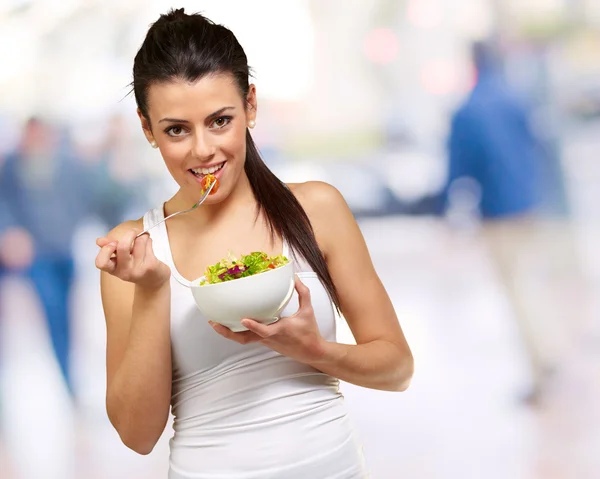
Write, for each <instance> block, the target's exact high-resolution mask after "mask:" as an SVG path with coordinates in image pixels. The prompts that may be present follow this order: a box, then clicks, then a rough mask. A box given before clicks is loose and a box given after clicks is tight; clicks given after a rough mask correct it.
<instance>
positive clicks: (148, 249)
mask: <svg viewBox="0 0 600 479" xmlns="http://www.w3.org/2000/svg"><path fill="white" fill-rule="evenodd" d="M144 236H148V241H147V242H146V260H149V259H156V256H155V254H154V249H153V248H152V238H151V237H150V235H144Z"/></svg>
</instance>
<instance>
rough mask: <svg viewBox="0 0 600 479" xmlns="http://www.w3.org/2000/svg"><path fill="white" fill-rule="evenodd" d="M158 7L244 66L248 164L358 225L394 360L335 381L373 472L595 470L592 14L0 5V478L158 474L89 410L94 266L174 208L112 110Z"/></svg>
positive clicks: (157, 453)
mask: <svg viewBox="0 0 600 479" xmlns="http://www.w3.org/2000/svg"><path fill="white" fill-rule="evenodd" d="M171 7H185V8H186V10H187V11H188V12H191V11H201V12H203V13H205V14H206V15H208V16H209V17H210V18H211V19H213V20H214V21H216V22H217V23H223V24H225V25H226V26H228V27H229V28H231V29H232V30H233V31H234V33H235V34H236V36H237V37H238V39H239V40H240V43H241V44H242V45H243V46H244V48H245V49H246V53H247V55H248V58H249V62H250V64H251V66H252V67H253V68H254V73H255V83H256V85H257V90H258V94H259V117H258V122H257V127H256V129H255V130H254V131H253V135H254V137H255V139H256V141H257V144H258V146H259V147H260V150H261V152H262V154H263V156H264V159H265V161H266V162H267V164H268V165H269V166H270V167H271V168H272V169H273V171H275V172H276V173H277V174H278V175H279V176H280V178H282V179H283V180H284V181H288V182H296V181H305V180H324V181H327V182H330V183H332V184H334V185H335V186H336V187H338V188H339V189H340V190H341V192H342V193H343V194H344V196H345V197H346V199H347V201H348V203H349V204H350V206H351V208H352V210H353V211H354V213H355V215H356V217H357V219H358V220H359V223H360V226H361V228H362V230H363V233H364V235H365V238H366V240H367V242H368V245H369V248H370V251H371V254H372V257H373V260H374V262H375V265H376V267H377V270H378V272H379V273H380V276H381V278H382V280H383V282H384V284H385V286H386V288H387V290H388V292H389V293H390V295H391V297H392V300H393V302H394V305H395V307H396V310H397V312H398V316H399V318H400V321H401V324H402V326H403V328H404V330H405V333H406V335H407V337H408V340H409V342H410V345H411V347H412V348H413V352H414V355H415V358H416V373H415V377H414V380H413V383H412V386H411V388H410V389H409V390H408V391H407V392H405V393H403V394H392V393H385V392H379V391H372V390H366V389H361V388H358V387H354V386H352V385H349V384H342V390H343V392H344V394H345V396H346V398H347V402H348V405H349V408H350V410H351V412H352V414H353V418H354V422H355V424H356V427H357V429H358V430H359V432H360V434H361V436H362V439H363V443H364V447H365V453H366V456H367V459H368V462H369V464H370V467H371V469H372V472H373V477H374V478H377V479H400V478H416V479H429V478H432V479H434V478H435V479H446V478H448V479H450V478H461V479H466V478H473V479H479V478H487V479H492V478H498V479H500V478H501V479H506V478H511V479H542V478H543V479H587V478H589V479H596V478H598V477H600V456H598V454H597V453H598V451H599V450H600V406H599V405H600V324H599V321H598V320H599V318H600V314H599V313H600V308H599V304H598V303H599V299H600V295H599V292H600V252H599V251H598V248H597V245H598V244H600V215H599V213H600V163H598V161H599V156H598V152H599V151H600V2H598V1H596V0H528V1H526V2H523V1H516V0H454V1H449V0H371V1H369V2H365V1H363V0H343V1H342V0H328V1H317V0H286V1H281V0H255V1H244V0H227V1H223V0H221V1H216V0H212V1H208V0H207V1H204V0H196V1H184V0H181V1H179V2H178V3H172V2H170V1H162V0H144V1H141V0H128V1H126V2H124V1H116V0H102V1H100V0H1V1H0V65H1V66H0V90H1V91H2V94H1V95H0V477H2V478H3V479H59V478H60V479H72V478H77V479H108V478H110V479H125V478H127V479H129V478H142V477H143V478H146V479H154V478H156V479H159V478H164V477H165V475H166V470H167V461H168V439H169V436H170V434H171V430H170V426H169V427H168V428H167V431H165V435H164V437H163V439H162V440H161V442H160V443H159V445H158V446H157V447H156V448H155V450H154V452H153V453H152V454H151V455H150V456H147V457H141V456H137V455H136V454H135V453H133V452H131V451H129V450H128V449H126V448H125V446H123V445H122V444H121V443H120V440H119V438H118V436H117V434H116V432H115V431H114V430H113V429H112V427H111V426H110V424H109V422H108V419H107V418H106V414H105V410H104V388H105V370H104V347H105V328H104V319H103V313H102V308H101V303H100V297H99V286H98V277H99V275H98V272H97V271H96V270H95V268H94V258H95V255H96V246H95V238H96V237H98V236H102V235H104V234H105V233H106V231H107V230H109V229H110V228H112V227H113V226H114V225H116V224H117V223H119V222H121V221H123V220H124V219H127V218H137V217H140V216H141V215H143V213H144V212H145V211H147V210H148V209H150V208H152V207H155V206H156V205H158V204H159V203H160V202H162V201H164V200H165V199H167V198H168V197H169V196H170V195H172V194H173V193H174V192H175V191H176V189H175V185H174V184H173V181H172V180H171V179H170V177H169V176H168V173H167V171H166V169H165V168H164V166H163V163H162V160H161V158H160V156H159V153H158V152H157V150H153V149H152V148H150V147H149V146H148V144H147V142H146V140H145V139H144V137H143V135H142V132H141V129H140V126H139V121H138V118H137V116H136V113H135V104H134V101H133V98H132V96H130V95H128V93H129V87H128V84H129V82H130V81H131V69H132V64H133V57H134V55H135V53H136V51H137V49H138V48H139V46H140V45H141V42H142V40H143V38H144V35H145V32H146V30H147V28H148V26H149V24H150V23H151V22H153V21H155V20H156V19H157V18H158V15H159V14H160V13H164V12H166V11H167V10H168V9H169V8H171ZM339 340H340V341H342V342H352V338H351V335H350V333H349V331H348V328H347V327H346V325H345V323H344V321H343V319H342V318H340V322H339Z"/></svg>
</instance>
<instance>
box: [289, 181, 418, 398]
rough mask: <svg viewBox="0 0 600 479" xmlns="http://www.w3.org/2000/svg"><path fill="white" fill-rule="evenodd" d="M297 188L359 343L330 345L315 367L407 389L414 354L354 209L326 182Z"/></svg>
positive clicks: (373, 384)
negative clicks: (374, 262)
mask: <svg viewBox="0 0 600 479" xmlns="http://www.w3.org/2000/svg"><path fill="white" fill-rule="evenodd" d="M293 189H294V193H295V194H296V196H297V197H298V200H299V201H300V202H301V203H302V206H303V207H304V209H305V210H306V212H307V214H308V216H309V218H310V220H311V223H312V225H313V228H314V230H315V235H316V237H317V242H318V243H319V245H320V247H321V249H322V251H323V253H324V255H325V259H326V261H327V265H328V267H329V271H330V274H331V276H332V279H333V282H334V284H335V286H336V288H337V291H338V294H339V298H340V303H341V309H342V312H343V314H344V317H345V319H346V321H347V322H348V325H349V327H350V329H351V331H352V333H353V335H354V338H355V340H356V343H357V344H356V345H346V344H339V343H332V342H327V343H325V348H324V349H323V352H322V357H321V358H319V359H317V360H315V361H312V362H311V363H310V364H311V365H312V366H313V367H315V368H317V369H319V370H320V371H323V372H324V373H326V374H329V375H331V376H334V377H337V378H339V379H341V380H343V381H346V382H349V383H353V384H356V385H359V386H364V387H369V388H373V389H382V390H388V391H403V390H405V389H406V388H407V387H408V385H409V383H410V380H411V377H412V374H413V357H412V353H411V351H410V348H409V346H408V343H407V341H406V338H405V337H404V334H403V332H402V328H401V327H400V324H399V322H398V317H397V316H396V312H395V311H394V307H393V305H392V302H391V301H390V298H389V296H388V294H387V292H386V290H385V288H384V286H383V284H382V283H381V280H380V279H379V276H378V275H377V273H376V271H375V268H374V267H373V263H372V261H371V257H370V255H369V251H368V249H367V246H366V244H365V241H364V238H363V236H362V233H361V231H360V229H359V227H358V225H357V223H356V221H355V219H354V217H353V215H352V213H351V211H350V208H349V207H348V205H347V204H346V201H345V200H344V198H343V197H342V195H341V194H340V193H339V192H338V191H337V190H336V189H335V188H334V187H333V186H331V185H328V184H326V183H320V182H309V183H304V184H301V185H295V187H294V188H293Z"/></svg>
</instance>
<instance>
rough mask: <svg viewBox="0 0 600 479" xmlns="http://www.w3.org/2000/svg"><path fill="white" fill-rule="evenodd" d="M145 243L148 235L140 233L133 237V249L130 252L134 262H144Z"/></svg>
mask: <svg viewBox="0 0 600 479" xmlns="http://www.w3.org/2000/svg"><path fill="white" fill-rule="evenodd" d="M147 243H148V235H142V236H140V237H139V238H137V239H135V243H133V251H132V252H131V255H132V256H133V261H134V263H135V264H141V263H143V262H144V259H145V258H146V249H147V248H146V245H147Z"/></svg>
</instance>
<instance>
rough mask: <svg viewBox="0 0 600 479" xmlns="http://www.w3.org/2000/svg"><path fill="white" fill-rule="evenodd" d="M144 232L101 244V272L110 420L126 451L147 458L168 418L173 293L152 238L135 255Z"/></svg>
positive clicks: (120, 231) (117, 234)
mask: <svg viewBox="0 0 600 479" xmlns="http://www.w3.org/2000/svg"><path fill="white" fill-rule="evenodd" d="M140 227H141V224H140V223H139V222H129V223H124V224H123V225H120V226H118V227H117V228H115V229H114V230H113V231H112V232H111V233H109V235H108V237H107V238H102V239H100V240H98V245H99V246H101V247H102V249H101V251H100V253H99V254H98V258H97V259H96V266H97V267H98V268H100V269H101V270H102V273H101V290H102V303H103V307H104V314H105V317H106V328H107V350H106V369H107V390H106V409H107V412H108V417H109V419H110V421H111V423H112V424H113V426H114V427H115V429H116V430H117V432H118V433H119V436H120V437H121V439H122V441H123V443H124V444H125V445H127V447H129V448H131V449H133V450H134V451H136V452H137V453H139V454H148V453H150V452H151V451H152V449H153V448H154V446H155V444H156V442H157V441H158V439H159V438H160V436H161V434H162V432H163V430H164V428H165V425H166V423H167V419H168V416H169V408H170V401H171V344H170V330H169V329H170V326H169V325H170V304H171V290H170V283H169V281H168V278H169V272H168V267H167V266H166V265H164V264H163V263H160V262H159V261H158V260H157V259H156V258H155V257H154V254H153V252H152V246H151V240H150V238H149V237H148V236H147V235H144V236H142V237H140V238H139V239H137V240H135V246H134V249H133V252H130V248H131V244H133V243H134V237H135V233H136V232H137V230H139V229H141V228H140ZM113 241H116V242H118V245H117V246H115V245H112V246H111V244H110V243H111V242H113ZM115 252H116V253H117V258H116V260H115V259H114V258H113V259H111V255H112V254H113V253H115ZM165 268H166V269H165Z"/></svg>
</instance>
